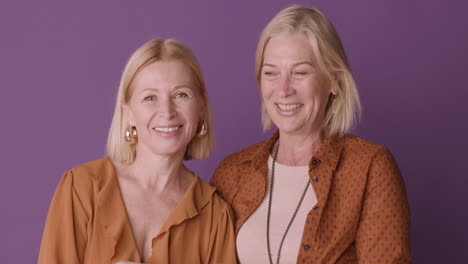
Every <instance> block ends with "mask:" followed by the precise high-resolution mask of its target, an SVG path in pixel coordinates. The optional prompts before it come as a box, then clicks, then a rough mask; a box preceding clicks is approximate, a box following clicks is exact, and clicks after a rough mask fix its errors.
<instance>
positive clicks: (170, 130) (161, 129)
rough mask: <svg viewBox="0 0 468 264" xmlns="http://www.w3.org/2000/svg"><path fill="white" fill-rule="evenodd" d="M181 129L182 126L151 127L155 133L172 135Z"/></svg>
mask: <svg viewBox="0 0 468 264" xmlns="http://www.w3.org/2000/svg"><path fill="white" fill-rule="evenodd" d="M181 127H182V125H171V126H159V127H153V130H154V131H156V132H162V133H173V132H176V131H177V130H179V129H180V128H181Z"/></svg>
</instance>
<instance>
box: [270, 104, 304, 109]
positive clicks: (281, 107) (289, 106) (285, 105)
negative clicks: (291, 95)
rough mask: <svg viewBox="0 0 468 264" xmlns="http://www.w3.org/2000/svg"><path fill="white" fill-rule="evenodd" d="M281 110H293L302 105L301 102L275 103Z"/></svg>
mask: <svg viewBox="0 0 468 264" xmlns="http://www.w3.org/2000/svg"><path fill="white" fill-rule="evenodd" d="M275 105H276V106H277V107H278V108H279V109H280V110H281V111H293V110H296V109H298V108H299V107H301V106H303V104H275Z"/></svg>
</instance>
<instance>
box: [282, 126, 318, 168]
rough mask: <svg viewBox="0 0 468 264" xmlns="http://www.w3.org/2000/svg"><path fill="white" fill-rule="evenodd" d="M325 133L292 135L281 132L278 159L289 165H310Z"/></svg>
mask: <svg viewBox="0 0 468 264" xmlns="http://www.w3.org/2000/svg"><path fill="white" fill-rule="evenodd" d="M324 139H325V133H324V132H323V131H318V132H316V133H310V134H309V135H305V136H304V135H291V134H287V133H281V131H280V137H279V140H278V142H279V149H278V155H277V157H276V160H277V161H278V162H279V163H281V164H284V165H288V166H304V165H308V164H309V161H310V159H311V158H312V156H313V155H314V154H315V152H317V150H318V149H319V147H320V145H321V144H322V142H323V140H324Z"/></svg>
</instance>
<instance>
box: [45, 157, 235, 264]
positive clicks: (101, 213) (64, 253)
mask: <svg viewBox="0 0 468 264" xmlns="http://www.w3.org/2000/svg"><path fill="white" fill-rule="evenodd" d="M152 243H153V244H152V256H151V257H150V259H149V261H148V262H146V263H149V264H160V263H174V264H178V263H226V264H231V263H237V257H236V251H235V231H234V225H233V213H232V210H231V209H230V207H229V205H228V204H227V203H226V202H225V201H224V200H223V199H221V198H220V197H219V196H218V195H217V194H216V193H215V188H214V187H212V186H210V185H208V184H207V183H206V182H204V181H203V180H202V179H200V178H199V177H198V176H197V175H195V177H194V179H193V181H192V184H191V185H190V187H189V189H188V190H187V192H186V193H185V194H184V196H183V197H182V199H181V200H180V201H179V203H178V204H177V206H176V208H175V209H174V210H173V211H172V212H171V214H170V215H169V217H168V219H167V220H166V222H165V223H164V224H163V226H162V228H161V231H160V233H159V234H158V235H157V236H156V237H155V238H153V241H152ZM118 261H132V262H137V263H140V262H142V259H141V256H140V254H139V251H138V249H137V246H136V243H135V239H134V237H133V231H132V227H131V225H130V221H129V218H128V216H127V212H126V209H125V205H124V202H123V199H122V196H121V193H120V188H119V184H118V181H117V176H116V172H115V169H114V166H113V164H112V162H111V161H110V159H109V158H102V159H99V160H96V161H92V162H88V163H85V164H82V165H79V166H77V167H75V168H73V169H71V170H69V171H67V172H66V173H65V175H64V176H63V178H62V179H61V181H60V183H59V185H58V187H57V190H56V192H55V195H54V197H53V199H52V202H51V205H50V208H49V213H48V217H47V221H46V225H45V229H44V234H43V238H42V243H41V248H40V252H39V260H38V263H39V264H55V263H57V264H58V263H60V264H62V263H70V264H75V263H76V264H78V263H79V264H82V263H83V264H88V263H89V264H94V263H96V264H107V263H111V264H113V263H115V262H118Z"/></svg>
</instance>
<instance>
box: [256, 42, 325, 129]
mask: <svg viewBox="0 0 468 264" xmlns="http://www.w3.org/2000/svg"><path fill="white" fill-rule="evenodd" d="M260 89H261V93H262V98H263V103H264V104H265V107H266V109H267V111H268V114H269V115H270V118H271V119H272V121H273V123H274V124H275V125H276V126H277V127H278V129H279V130H280V132H282V133H287V134H291V135H309V134H310V133H311V132H312V131H317V130H318V129H321V128H322V126H323V122H324V117H325V107H326V104H327V101H328V98H329V95H330V93H331V92H334V91H332V88H331V82H330V81H329V80H328V79H327V78H326V76H325V75H324V74H323V73H322V72H321V71H320V69H319V68H318V66H317V64H316V62H315V57H314V54H313V49H312V46H311V44H310V42H309V40H308V38H307V36H306V35H305V34H303V33H280V34H278V35H275V36H273V37H272V38H271V39H270V40H269V41H268V44H267V46H266V47H265V52H264V58H263V65H262V70H261V81H260Z"/></svg>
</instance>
